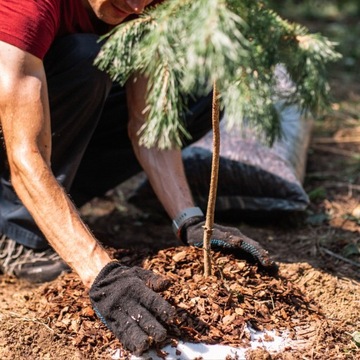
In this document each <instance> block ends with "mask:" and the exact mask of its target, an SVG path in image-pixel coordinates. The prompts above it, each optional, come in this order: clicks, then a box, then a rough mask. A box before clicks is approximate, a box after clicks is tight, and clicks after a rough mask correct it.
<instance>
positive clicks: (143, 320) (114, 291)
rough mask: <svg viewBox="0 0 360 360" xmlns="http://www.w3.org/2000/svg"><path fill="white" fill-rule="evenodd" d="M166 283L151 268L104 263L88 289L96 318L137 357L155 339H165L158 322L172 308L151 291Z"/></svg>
mask: <svg viewBox="0 0 360 360" xmlns="http://www.w3.org/2000/svg"><path fill="white" fill-rule="evenodd" d="M169 285H170V282H169V280H166V279H165V278H163V277H162V276H159V275H156V274H154V273H153V272H152V271H149V270H144V269H142V268H140V267H136V266H135V267H131V268H129V267H127V266H124V265H122V264H120V263H119V262H111V263H109V264H107V265H106V266H105V267H104V268H103V269H102V270H101V271H100V273H99V275H98V276H97V278H96V279H95V281H94V283H93V285H92V286H91V289H90V293H89V295H90V300H91V303H92V306H93V308H94V310H95V312H96V314H97V315H98V317H99V318H100V320H101V321H102V322H103V323H104V324H105V325H106V326H107V327H108V328H109V329H110V330H111V331H112V332H113V333H114V335H115V336H116V337H117V338H118V339H119V340H120V341H121V343H122V345H123V346H124V348H125V349H127V350H129V351H131V352H132V353H134V354H135V355H137V356H139V355H141V354H142V353H143V352H144V351H146V350H147V349H148V348H149V347H150V345H151V339H153V341H155V342H160V341H163V340H164V339H165V338H166V330H165V328H164V327H163V325H162V324H161V323H169V322H171V320H172V319H173V317H174V316H175V314H176V312H175V309H174V308H173V307H172V306H171V305H170V304H169V303H168V302H166V301H165V300H164V299H163V298H162V297H161V296H160V295H159V294H157V293H156V292H155V291H162V290H165V289H167V288H168V287H169Z"/></svg>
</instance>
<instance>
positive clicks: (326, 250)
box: [319, 246, 360, 268]
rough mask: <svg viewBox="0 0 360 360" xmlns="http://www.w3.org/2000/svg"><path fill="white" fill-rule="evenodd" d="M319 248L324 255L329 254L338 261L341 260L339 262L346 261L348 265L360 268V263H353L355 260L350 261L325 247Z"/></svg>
mask: <svg viewBox="0 0 360 360" xmlns="http://www.w3.org/2000/svg"><path fill="white" fill-rule="evenodd" d="M319 248H320V250H322V251H323V252H324V253H326V254H328V255H330V256H332V257H334V258H336V259H339V260H341V261H344V262H346V263H348V264H350V265H353V266H357V267H359V268H360V263H359V262H357V261H353V260H351V259H348V258H346V257H344V256H342V255H340V254H336V253H334V252H333V251H331V250H329V249H327V248H325V247H323V246H320V247H319Z"/></svg>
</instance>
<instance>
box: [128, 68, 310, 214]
mask: <svg viewBox="0 0 360 360" xmlns="http://www.w3.org/2000/svg"><path fill="white" fill-rule="evenodd" d="M285 75H286V74H284V73H281V69H278V76H279V79H278V80H279V84H278V87H279V91H288V90H289V88H290V87H291V83H290V82H289V80H288V79H287V77H286V76H285ZM278 111H279V114H280V116H281V124H282V129H283V136H282V139H280V140H278V141H277V142H275V143H274V144H273V146H272V147H268V146H266V145H264V144H263V143H262V142H261V141H260V140H259V139H258V137H256V136H255V134H254V132H252V131H251V129H249V128H248V129H245V130H243V131H242V132H240V131H235V130H233V131H228V130H227V129H226V126H225V124H224V121H222V122H221V124H220V167H219V180H218V189H217V201H216V212H217V213H218V212H223V211H224V212H225V211H226V212H227V211H233V210H246V211H302V210H304V209H305V208H306V207H307V206H308V204H309V198H308V196H307V194H306V192H305V191H304V189H303V187H302V181H303V178H304V173H305V166H306V157H307V150H308V145H309V141H310V135H311V128H312V121H310V120H307V119H306V120H305V119H304V118H303V116H302V114H301V113H300V111H299V109H298V108H297V107H296V106H290V107H286V108H283V107H281V106H279V110H278ZM183 161H184V166H185V172H186V176H187V179H188V182H189V185H190V189H191V190H192V194H193V197H194V200H195V203H196V204H197V205H198V206H200V207H201V208H202V209H203V210H206V207H207V199H208V194H209V184H210V172H211V161H212V131H209V132H208V133H207V134H206V135H205V136H204V137H203V138H201V139H200V140H199V141H197V142H195V143H193V144H192V145H190V146H188V147H187V148H185V149H184V150H183ZM154 197H155V195H154V194H153V193H152V190H151V188H150V185H149V183H148V182H147V181H145V182H144V183H142V184H141V185H140V186H139V187H138V188H137V189H136V190H135V193H134V194H133V195H132V197H131V198H130V202H132V203H134V204H141V207H144V206H146V205H150V204H149V202H151V201H153V199H154Z"/></svg>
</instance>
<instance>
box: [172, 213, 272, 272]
mask: <svg viewBox="0 0 360 360" xmlns="http://www.w3.org/2000/svg"><path fill="white" fill-rule="evenodd" d="M204 226H205V221H204V214H203V212H202V211H201V209H200V208H198V207H192V208H187V209H184V210H183V211H182V212H181V213H179V214H178V216H177V217H176V218H175V219H174V220H173V230H174V233H175V235H176V236H177V237H178V238H179V239H180V240H181V241H182V242H184V243H185V244H187V245H193V246H197V247H202V246H203V238H204ZM210 245H211V248H213V249H215V250H230V251H231V252H234V253H235V252H237V251H240V252H245V253H247V254H250V255H251V256H252V257H253V258H254V259H255V260H256V261H257V262H259V263H260V264H261V265H262V266H263V267H265V268H267V269H269V270H270V269H271V271H273V270H275V271H276V270H277V266H276V264H275V262H274V261H273V260H272V259H271V258H270V256H269V253H268V252H267V251H266V250H265V249H263V248H262V247H261V245H260V244H259V243H258V242H257V241H255V240H252V239H250V238H248V237H247V236H245V235H244V234H242V233H241V232H240V230H239V229H237V228H234V227H228V226H222V225H217V224H214V228H213V229H212V235H211V239H210Z"/></svg>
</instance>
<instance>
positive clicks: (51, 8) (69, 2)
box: [0, 0, 95, 59]
mask: <svg viewBox="0 0 360 360" xmlns="http://www.w3.org/2000/svg"><path fill="white" fill-rule="evenodd" d="M75 32H89V33H94V32H95V29H94V27H93V25H92V24H91V21H90V18H89V15H88V13H87V11H86V9H85V8H84V6H83V5H82V3H81V0H0V40H1V41H4V42H7V43H9V44H11V45H14V46H16V47H18V48H20V49H22V50H25V51H27V52H29V53H31V54H33V55H35V56H37V57H39V58H40V59H43V57H44V56H45V54H46V52H47V51H48V49H49V47H50V45H51V43H52V42H53V40H54V39H55V37H56V36H59V35H62V34H71V33H75Z"/></svg>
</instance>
